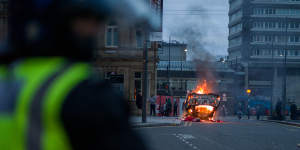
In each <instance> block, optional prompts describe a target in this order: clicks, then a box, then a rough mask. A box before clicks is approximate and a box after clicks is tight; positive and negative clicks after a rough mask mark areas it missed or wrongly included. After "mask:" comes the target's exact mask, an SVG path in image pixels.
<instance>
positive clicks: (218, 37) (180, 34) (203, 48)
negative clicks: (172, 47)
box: [163, 0, 229, 57]
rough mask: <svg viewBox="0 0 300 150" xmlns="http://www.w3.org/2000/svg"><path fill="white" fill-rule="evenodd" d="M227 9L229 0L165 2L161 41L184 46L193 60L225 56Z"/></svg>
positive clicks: (176, 0)
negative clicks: (170, 41) (205, 56)
mask: <svg viewBox="0 0 300 150" xmlns="http://www.w3.org/2000/svg"><path fill="white" fill-rule="evenodd" d="M228 9H229V4H228V0H164V18H163V40H164V41H169V37H171V40H178V41H181V42H185V43H187V44H188V45H189V47H190V48H189V49H190V51H192V55H193V56H195V57H203V56H202V55H201V53H203V52H204V53H205V52H208V53H209V54H212V55H227V48H228V40H227V39H228V20H229V19H228ZM195 54H196V55H195Z"/></svg>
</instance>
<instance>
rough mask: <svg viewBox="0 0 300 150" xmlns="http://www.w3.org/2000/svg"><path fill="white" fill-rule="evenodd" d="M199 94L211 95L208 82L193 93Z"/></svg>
mask: <svg viewBox="0 0 300 150" xmlns="http://www.w3.org/2000/svg"><path fill="white" fill-rule="evenodd" d="M193 92H195V93H197V94H208V93H211V89H210V88H209V87H208V85H207V82H206V80H204V81H203V82H202V83H201V82H200V84H198V85H197V87H196V89H195V90H194V91H193Z"/></svg>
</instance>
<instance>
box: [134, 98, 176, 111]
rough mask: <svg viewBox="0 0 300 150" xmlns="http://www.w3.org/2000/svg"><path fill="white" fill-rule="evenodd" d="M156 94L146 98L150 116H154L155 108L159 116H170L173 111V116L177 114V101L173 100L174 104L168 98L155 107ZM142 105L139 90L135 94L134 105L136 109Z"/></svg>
mask: <svg viewBox="0 0 300 150" xmlns="http://www.w3.org/2000/svg"><path fill="white" fill-rule="evenodd" d="M156 100H157V96H155V95H151V97H150V98H149V99H148V102H149V105H150V107H149V108H150V116H156V115H157V113H156V110H158V111H159V113H160V115H161V116H170V115H171V114H172V111H173V116H178V102H177V101H174V104H172V101H171V99H170V98H168V99H167V100H166V102H165V103H164V104H162V103H160V104H159V105H158V106H159V107H158V109H157V107H156V106H157V103H156ZM142 105H143V97H142V94H141V93H140V92H139V93H138V95H137V96H136V106H137V108H138V109H140V110H141V109H142Z"/></svg>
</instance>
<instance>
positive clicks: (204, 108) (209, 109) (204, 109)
mask: <svg viewBox="0 0 300 150" xmlns="http://www.w3.org/2000/svg"><path fill="white" fill-rule="evenodd" d="M196 109H197V110H198V111H201V112H208V113H210V112H212V111H213V110H214V107H213V106H210V105H198V106H196Z"/></svg>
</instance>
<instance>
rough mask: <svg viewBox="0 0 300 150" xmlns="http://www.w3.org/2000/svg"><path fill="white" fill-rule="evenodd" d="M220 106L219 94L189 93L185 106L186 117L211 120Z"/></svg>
mask: <svg viewBox="0 0 300 150" xmlns="http://www.w3.org/2000/svg"><path fill="white" fill-rule="evenodd" d="M219 104H220V96H219V95H217V94H213V93H210V94H198V93H195V92H191V93H188V95H187V98H186V100H185V102H184V104H183V108H184V115H185V116H184V117H188V116H190V117H193V118H199V119H201V120H211V119H212V118H213V117H214V114H215V112H216V110H217V108H218V106H219Z"/></svg>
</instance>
